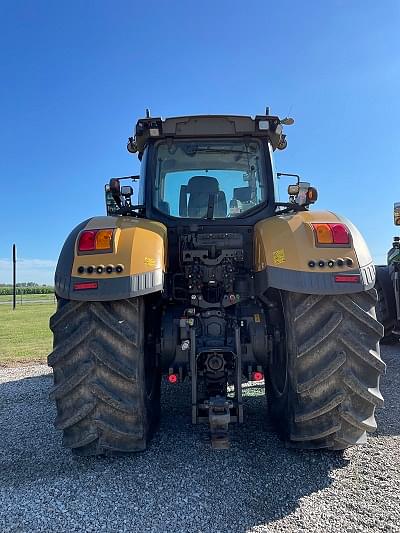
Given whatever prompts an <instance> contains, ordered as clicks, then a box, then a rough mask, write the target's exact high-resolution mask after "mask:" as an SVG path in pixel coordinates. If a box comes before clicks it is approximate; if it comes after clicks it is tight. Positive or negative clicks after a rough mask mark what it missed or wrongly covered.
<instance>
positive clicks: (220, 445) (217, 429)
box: [205, 396, 232, 450]
mask: <svg viewBox="0 0 400 533" xmlns="http://www.w3.org/2000/svg"><path fill="white" fill-rule="evenodd" d="M205 406H207V407H208V420H209V423H210V434H211V446H212V448H213V449H215V450H226V449H228V448H229V436H228V429H229V422H230V420H231V415H230V409H231V407H232V402H231V401H229V400H227V399H226V398H223V397H222V396H213V397H212V398H210V399H209V400H208V401H207V402H205Z"/></svg>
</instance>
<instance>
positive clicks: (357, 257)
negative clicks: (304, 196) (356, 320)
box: [254, 211, 375, 294]
mask: <svg viewBox="0 0 400 533" xmlns="http://www.w3.org/2000/svg"><path fill="white" fill-rule="evenodd" d="M313 223H314V224H315V223H320V224H324V223H328V224H335V223H340V224H344V225H345V226H346V227H347V229H348V231H349V233H350V242H349V244H348V245H333V244H324V245H320V244H318V243H317V242H316V238H315V231H314V229H313V226H312V224H313ZM254 232H255V234H254V267H255V271H256V274H255V279H256V287H257V290H258V292H260V293H262V292H264V291H265V290H266V289H267V288H268V287H273V288H277V289H282V290H287V291H292V292H300V293H305V294H346V293H352V292H361V291H366V290H368V289H371V288H372V287H373V286H374V284H375V267H374V264H373V261H372V257H371V254H370V252H369V250H368V247H367V245H366V243H365V241H364V239H363V237H362V235H361V234H360V232H359V231H358V229H357V228H356V227H355V226H354V225H353V224H352V223H351V222H350V221H349V220H347V219H346V218H344V217H342V216H340V215H337V214H335V213H331V212H329V211H320V212H318V211H315V212H313V211H300V212H298V213H294V214H293V213H292V214H284V215H278V216H275V217H273V218H268V219H266V220H262V221H261V222H258V223H257V224H256V226H255V228H254Z"/></svg>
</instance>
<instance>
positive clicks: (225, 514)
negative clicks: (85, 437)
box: [0, 353, 400, 533]
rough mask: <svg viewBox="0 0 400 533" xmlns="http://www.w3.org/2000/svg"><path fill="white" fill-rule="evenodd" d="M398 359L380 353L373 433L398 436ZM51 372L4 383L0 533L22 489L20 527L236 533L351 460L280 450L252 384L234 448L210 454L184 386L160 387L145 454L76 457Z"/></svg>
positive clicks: (14, 515)
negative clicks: (65, 441)
mask: <svg viewBox="0 0 400 533" xmlns="http://www.w3.org/2000/svg"><path fill="white" fill-rule="evenodd" d="M395 355H396V354H394V353H393V354H390V353H389V354H388V356H387V357H385V360H386V362H387V363H388V375H387V376H386V377H385V379H384V380H383V383H382V384H383V392H384V396H385V397H386V398H387V404H386V409H385V410H382V411H381V412H380V413H379V415H380V416H379V423H380V430H379V434H378V436H380V435H394V434H397V435H398V434H400V431H399V420H400V402H399V401H393V402H390V399H389V398H390V397H391V395H392V394H393V398H397V399H398V392H397V391H398V376H399V373H400V369H399V362H400V356H399V355H398V354H397V357H398V358H397V359H396V357H395ZM49 378H50V376H42V377H36V378H26V379H21V380H19V381H13V382H6V383H1V384H0V466H1V468H0V501H1V502H2V504H3V505H4V507H3V508H4V509H7V513H6V515H5V514H4V515H3V517H2V511H1V510H0V529H3V528H5V529H7V528H6V526H7V524H8V523H11V524H14V525H15V524H16V525H18V524H19V523H20V520H21V516H22V515H21V513H22V510H21V509H23V507H22V508H21V503H20V502H21V500H20V499H19V498H16V497H15V495H16V494H19V495H20V498H21V497H22V498H23V500H22V501H23V502H24V501H25V499H26V498H28V499H29V498H31V500H29V501H30V502H31V503H30V507H29V508H28V510H27V511H26V513H27V515H26V517H25V518H26V520H28V522H26V520H25V522H24V524H26V523H29V520H30V517H31V516H32V520H34V522H32V523H35V524H37V527H38V528H39V526H41V527H44V528H45V527H46V524H48V523H49V520H51V521H52V522H51V523H52V524H53V527H54V528H55V529H58V530H59V531H63V530H72V529H70V528H69V525H71V528H72V525H74V527H78V528H79V529H80V530H85V528H87V529H89V530H91V527H94V528H95V529H97V530H99V529H101V528H102V525H104V526H105V529H106V530H118V527H119V528H120V530H122V531H152V532H158V531H160V532H161V531H162V532H165V531H174V532H180V531H182V532H186V531H188V532H192V531H198V532H200V531H201V532H213V533H215V532H217V531H221V532H228V531H232V532H242V531H246V530H249V529H251V528H253V527H256V526H261V525H266V524H268V523H271V522H273V521H276V520H278V519H280V518H283V517H285V516H287V515H289V514H291V513H293V511H295V509H296V508H297V507H298V506H299V502H300V500H301V499H302V498H304V497H306V496H308V495H311V494H313V493H316V492H318V491H321V490H323V489H325V488H327V487H329V486H330V485H331V483H333V481H334V479H333V475H332V473H333V471H335V470H336V469H341V468H343V467H345V466H346V465H347V464H348V461H347V460H346V459H344V458H343V457H342V456H340V455H339V454H332V453H327V452H301V451H295V450H290V449H286V448H285V447H284V445H283V444H282V443H281V442H280V441H279V440H278V438H277V437H276V435H275V433H274V431H273V429H272V427H271V426H270V424H269V422H268V419H267V416H266V401H265V398H264V395H263V392H262V389H261V387H258V386H250V387H246V388H245V424H244V425H243V426H240V427H239V426H236V427H233V428H232V432H231V448H230V449H229V450H220V451H213V450H211V448H210V445H209V440H208V430H207V428H206V427H205V426H192V425H191V423H190V389H189V386H188V384H186V383H185V384H183V385H178V386H172V385H166V384H165V385H163V396H162V402H163V404H162V422H161V426H160V429H159V431H158V432H157V433H156V435H155V436H154V439H153V441H152V443H151V446H150V448H149V449H148V450H147V451H146V452H144V453H142V454H137V455H131V456H126V457H110V458H97V459H95V458H87V459H84V458H75V457H73V456H72V455H71V454H70V452H69V451H68V450H65V449H63V448H62V445H61V435H60V433H59V432H57V431H56V430H55V429H54V428H53V419H54V417H55V410H54V406H53V404H52V402H50V401H49V400H48V390H49V389H50V387H51V383H52V381H51V379H49ZM21 495H22V496H21ZM32 502H33V503H32ZM36 502H37V503H36ZM43 502H45V503H43ZM22 505H23V504H22ZM82 509H84V513H82ZM24 512H25V511H24ZM24 516H25V515H24ZM2 519H3V522H2ZM68 524H69V525H68ZM117 524H119V525H118V527H117ZM64 528H65V529H64ZM23 530H25V529H23ZM34 530H36V529H34Z"/></svg>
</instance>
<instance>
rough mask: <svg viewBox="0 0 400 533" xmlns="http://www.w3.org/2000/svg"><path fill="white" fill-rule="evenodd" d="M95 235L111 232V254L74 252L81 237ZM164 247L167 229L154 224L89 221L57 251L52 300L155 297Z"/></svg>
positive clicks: (134, 220)
mask: <svg viewBox="0 0 400 533" xmlns="http://www.w3.org/2000/svg"><path fill="white" fill-rule="evenodd" d="M101 229H111V230H113V239H112V250H111V251H107V253H103V252H102V251H94V252H80V251H79V250H78V242H79V238H80V235H81V233H82V231H86V230H101ZM166 246H167V228H166V227H165V226H164V225H163V224H161V223H159V222H155V221H152V220H146V219H141V218H133V217H111V216H110V217H94V218H90V219H88V220H86V221H84V222H82V224H79V226H77V227H76V228H75V229H74V230H73V231H72V232H71V234H70V235H69V237H68V238H67V240H66V242H65V244H64V246H63V249H62V251H61V254H60V258H59V260H58V264H57V268H56V274H55V291H56V294H57V295H58V296H60V297H62V298H65V299H69V300H90V301H106V300H119V299H125V298H132V297H135V296H140V295H143V294H149V293H152V292H157V291H161V290H162V289H163V283H164V273H165V269H166V257H167V254H166ZM107 270H109V272H108V271H107ZM99 271H101V273H100V272H99Z"/></svg>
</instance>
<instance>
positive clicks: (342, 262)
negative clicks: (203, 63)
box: [48, 110, 385, 455]
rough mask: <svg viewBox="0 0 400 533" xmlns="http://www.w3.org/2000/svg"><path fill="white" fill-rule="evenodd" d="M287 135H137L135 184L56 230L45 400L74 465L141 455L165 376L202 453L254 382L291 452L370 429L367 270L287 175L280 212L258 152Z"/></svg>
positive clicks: (352, 232)
mask: <svg viewBox="0 0 400 533" xmlns="http://www.w3.org/2000/svg"><path fill="white" fill-rule="evenodd" d="M292 123H293V119H289V118H285V119H280V118H279V117H278V116H273V115H271V114H270V113H269V111H268V110H267V112H266V113H265V114H264V115H260V116H256V117H247V116H230V115H215V116H208V115H206V116H186V117H175V118H167V119H165V120H163V119H161V118H152V117H150V114H149V113H147V115H146V117H145V118H142V119H140V120H138V122H137V124H136V132H135V136H134V137H131V138H130V139H129V141H128V150H129V152H131V153H136V154H137V155H138V158H139V160H140V161H141V171H140V176H128V177H126V178H117V179H116V178H115V179H112V180H110V182H109V183H108V184H107V185H106V193H105V194H106V205H107V216H100V217H93V218H89V219H87V220H85V221H84V222H82V223H81V224H79V225H78V226H77V227H76V228H75V229H74V230H73V231H72V232H71V234H70V235H69V237H68V238H67V240H66V242H65V244H64V247H63V249H62V252H61V255H60V258H59V261H58V265H57V269H56V274H55V291H56V294H57V298H58V307H57V312H56V313H55V314H54V316H53V317H52V318H51V321H50V327H51V329H52V331H53V334H54V350H53V352H52V353H51V354H50V356H49V359H48V362H49V365H50V366H52V367H53V371H54V388H53V389H52V391H51V398H53V399H54V400H55V402H56V405H57V413H58V414H57V418H56V421H55V425H56V427H57V428H58V429H60V430H63V435H64V438H63V442H64V445H65V446H66V447H68V448H71V449H72V451H73V452H74V453H77V454H80V455H98V454H112V453H117V452H134V451H141V450H144V449H145V448H146V447H147V445H148V442H149V439H150V437H151V435H152V433H153V431H154V430H155V429H156V428H157V424H158V420H159V416H160V384H161V379H162V378H163V379H166V380H168V381H169V383H170V384H171V385H170V386H171V387H174V386H176V387H177V389H176V392H177V394H178V393H179V385H177V384H179V383H180V382H183V381H184V380H189V381H190V384H191V385H190V387H191V405H190V406H188V410H190V411H188V412H190V413H191V417H192V422H193V423H194V424H197V423H202V422H205V423H207V424H209V428H210V435H211V443H212V446H213V447H214V448H226V447H228V444H229V432H228V428H229V425H230V424H232V423H242V422H243V419H244V415H245V413H244V412H243V399H242V384H243V383H244V382H246V381H256V382H259V383H260V384H262V383H264V382H265V389H266V394H267V405H268V409H269V415H270V417H271V419H272V420H273V421H274V423H275V426H276V428H277V431H278V433H279V435H280V437H281V438H282V439H283V440H284V441H285V442H286V443H287V444H288V445H290V446H294V447H298V448H308V449H315V448H326V449H330V450H343V449H345V448H347V447H348V446H351V445H354V444H360V443H364V442H365V440H366V432H367V431H374V430H375V428H376V422H375V417H374V412H375V407H376V406H381V405H382V403H383V399H382V396H381V394H380V391H379V378H380V375H381V374H383V373H384V371H385V364H384V363H383V362H382V360H381V358H380V355H379V340H380V338H381V337H382V334H383V327H382V325H381V324H380V323H379V322H378V321H377V320H376V317H375V304H376V300H377V297H376V291H375V289H374V284H375V268H374V265H373V262H372V259H371V256H370V253H369V251H368V248H367V246H366V244H365V242H364V240H363V238H362V236H361V235H360V233H359V231H358V230H357V228H356V227H355V226H354V225H353V224H352V223H351V222H349V221H348V220H347V219H345V218H343V217H341V216H339V215H336V214H334V213H331V212H323V211H320V212H318V211H311V210H310V209H309V207H310V205H311V204H312V203H314V202H315V201H316V198H317V191H316V190H315V189H314V188H313V187H311V186H310V185H309V184H308V183H306V182H302V181H300V178H299V177H298V176H296V175H291V176H294V178H295V179H293V183H291V184H290V185H289V187H288V198H287V201H286V202H279V201H278V200H277V193H276V190H277V180H278V179H279V178H280V179H281V180H282V176H283V175H282V174H281V175H277V174H276V173H275V172H274V166H273V152H274V151H275V150H276V149H284V148H286V145H287V142H286V136H285V135H284V134H283V126H284V125H290V124H292ZM132 185H133V187H132Z"/></svg>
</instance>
